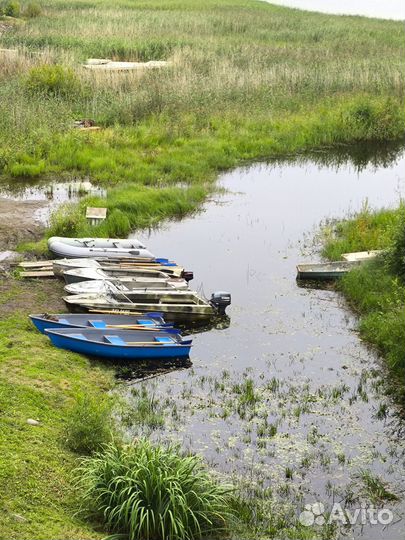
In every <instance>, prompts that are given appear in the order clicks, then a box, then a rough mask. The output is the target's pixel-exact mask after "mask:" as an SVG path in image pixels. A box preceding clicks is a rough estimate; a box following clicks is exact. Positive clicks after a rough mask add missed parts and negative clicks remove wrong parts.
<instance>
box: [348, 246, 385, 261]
mask: <svg viewBox="0 0 405 540" xmlns="http://www.w3.org/2000/svg"><path fill="white" fill-rule="evenodd" d="M381 253H383V250H382V249H372V250H371V251H356V252H354V253H343V255H342V260H343V261H348V262H356V261H360V262H364V261H369V260H371V259H375V258H376V257H378V256H379V255H381Z"/></svg>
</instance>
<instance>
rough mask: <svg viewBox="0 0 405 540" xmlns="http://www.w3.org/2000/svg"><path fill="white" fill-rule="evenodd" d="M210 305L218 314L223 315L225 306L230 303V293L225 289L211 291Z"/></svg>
mask: <svg viewBox="0 0 405 540" xmlns="http://www.w3.org/2000/svg"><path fill="white" fill-rule="evenodd" d="M211 305H212V306H213V307H214V308H215V309H216V310H217V311H218V314H219V315H225V311H226V308H227V307H228V306H230V305H231V293H229V292H225V291H216V292H214V293H212V295H211Z"/></svg>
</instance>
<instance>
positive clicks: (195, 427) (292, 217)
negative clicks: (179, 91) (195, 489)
mask: <svg viewBox="0 0 405 540" xmlns="http://www.w3.org/2000/svg"><path fill="white" fill-rule="evenodd" d="M386 150H387V151H386V152H383V151H381V152H380V151H379V150H378V151H375V152H372V151H371V149H370V148H367V147H359V148H345V149H341V150H339V151H338V152H334V153H333V154H332V153H331V154H323V153H322V154H320V153H316V154H315V155H314V156H311V157H309V156H302V157H301V158H300V159H298V160H291V161H287V162H274V161H273V162H271V163H268V164H254V165H251V166H249V167H244V168H240V169H237V170H235V171H232V172H230V173H228V174H225V175H223V177H222V178H221V180H220V185H221V186H222V187H223V188H224V189H225V193H223V194H221V195H218V196H217V197H215V198H214V199H213V200H212V201H210V202H209V203H207V204H206V205H205V207H204V209H203V211H202V212H200V213H198V214H197V215H195V216H193V217H190V218H187V219H184V220H183V221H172V222H169V223H166V224H165V225H164V226H162V227H161V228H159V229H156V230H153V231H144V232H143V234H142V232H141V233H140V232H138V233H137V235H136V236H141V237H142V238H144V239H145V241H146V242H147V244H148V246H149V247H150V248H151V249H152V250H153V251H155V252H156V253H161V254H166V255H168V256H170V257H172V258H175V259H176V260H178V261H179V262H181V263H182V264H184V265H185V266H186V267H187V268H190V269H192V270H194V275H195V279H194V282H192V284H193V286H194V287H195V288H198V287H202V286H203V288H204V290H205V292H206V294H208V295H209V294H210V293H211V292H212V291H214V290H218V289H219V290H221V289H222V290H229V291H230V292H231V293H232V305H231V306H230V308H228V312H229V316H230V326H229V327H228V328H223V329H216V328H214V329H212V330H210V331H208V332H201V333H199V332H197V333H195V334H194V336H193V337H194V347H193V351H192V357H191V359H192V362H193V366H192V368H191V369H188V370H183V371H180V372H176V371H174V372H170V373H168V374H166V375H164V376H162V377H158V378H155V379H153V381H152V382H150V381H149V382H146V383H144V384H146V385H147V386H148V388H149V391H150V392H151V393H152V394H153V395H154V402H155V403H156V404H157V406H159V407H162V410H163V413H162V414H163V415H164V417H165V418H166V429H165V430H164V431H159V430H158V431H156V432H155V436H156V437H165V438H169V439H175V440H181V441H182V443H183V445H184V446H185V447H186V448H189V449H190V450H193V451H197V452H200V453H202V454H203V455H204V456H205V458H206V459H207V460H208V461H209V463H210V464H212V466H214V467H217V468H218V469H220V470H221V471H224V472H226V473H227V474H229V475H230V476H236V477H239V478H240V477H245V478H249V479H251V483H252V485H259V484H260V485H262V486H267V485H270V486H272V489H273V490H274V493H276V494H277V493H278V492H279V490H280V496H282V493H283V490H285V489H287V488H288V491H289V498H290V500H291V501H294V504H295V505H296V506H299V505H300V504H301V503H303V502H306V503H310V502H313V501H314V500H322V501H324V502H325V503H326V504H327V505H328V504H329V503H330V502H331V501H332V500H333V499H334V498H335V499H336V497H344V496H346V495H347V496H348V497H349V495H350V496H351V497H354V500H357V499H356V497H359V496H360V494H359V490H360V488H361V484H360V483H359V482H358V481H356V475H357V474H358V472H359V469H361V468H364V469H368V470H370V471H371V472H372V473H373V474H375V475H379V476H380V477H381V478H383V479H384V481H386V482H389V483H390V485H392V489H393V490H394V491H395V492H402V491H403V490H404V489H405V485H404V484H405V479H404V477H403V467H404V460H403V452H404V448H405V445H404V444H403V441H401V440H400V439H399V438H398V436H397V432H395V429H396V430H397V429H398V424H395V422H394V419H395V418H396V409H395V406H394V405H393V404H392V403H391V402H389V400H388V399H387V398H386V396H385V395H384V393H383V391H382V389H383V385H382V381H383V379H384V368H383V364H382V363H381V361H380V359H379V358H378V357H377V356H376V355H374V354H373V353H372V352H371V351H370V350H369V349H368V348H367V347H365V346H364V345H363V343H362V342H361V341H360V340H359V338H358V335H357V334H356V332H355V331H354V330H355V328H356V324H357V321H356V319H355V317H354V316H353V315H352V314H351V313H350V312H348V311H347V310H346V309H345V307H344V304H343V301H342V299H341V298H340V296H339V295H338V294H337V293H336V292H335V291H333V290H328V289H308V288H300V287H297V284H296V281H295V277H296V268H295V267H296V264H297V262H299V261H302V262H304V261H303V260H305V259H306V260H311V259H313V258H319V255H318V254H317V253H316V249H317V247H318V244H317V242H316V241H315V242H314V235H315V238H316V233H317V231H318V227H319V224H320V222H322V221H324V220H325V219H335V218H341V217H344V216H345V215H347V213H348V212H354V211H358V210H359V209H361V208H362V205H363V204H364V201H365V200H367V201H368V205H369V207H371V208H380V207H382V206H389V205H396V204H397V203H398V201H399V197H400V195H401V194H402V195H403V194H404V193H405V167H404V166H405V155H404V151H403V150H402V149H401V148H400V147H396V146H395V145H394V147H392V148H391V147H390V148H388V149H386ZM146 237H148V238H147V240H146ZM249 385H251V386H252V389H251V390H250V391H249ZM249 392H250V393H249ZM249 395H250V396H253V397H250V398H249ZM246 396H248V397H246ZM127 399H128V400H129V401H130V402H131V400H134V399H135V398H134V397H133V396H132V394H131V393H130V392H129V393H127ZM249 399H251V400H252V403H253V404H249V403H250V402H249ZM134 406H135V405H134ZM395 425H396V426H397V427H396V428H394V426H395ZM393 429H394V431H393ZM286 469H291V470H292V471H293V478H292V479H288V480H286ZM286 483H287V487H286ZM345 494H346V495H345ZM394 506H395V508H393V510H395V514H396V515H398V516H400V515H402V513H403V512H404V504H403V502H402V501H401V503H399V504H398V505H394ZM400 535H401V525H398V524H396V525H391V526H390V527H388V528H386V529H384V530H383V528H381V527H373V528H369V527H366V528H364V530H356V532H355V535H354V536H355V537H364V538H368V539H370V540H371V539H374V538H375V539H377V538H378V539H380V538H386V539H390V538H396V537H400Z"/></svg>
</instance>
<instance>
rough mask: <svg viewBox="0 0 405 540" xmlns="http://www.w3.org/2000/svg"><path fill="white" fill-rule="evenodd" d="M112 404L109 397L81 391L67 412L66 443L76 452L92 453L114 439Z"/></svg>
mask: <svg viewBox="0 0 405 540" xmlns="http://www.w3.org/2000/svg"><path fill="white" fill-rule="evenodd" d="M111 409H112V404H111V402H110V401H109V399H108V398H105V399H103V400H100V396H97V397H96V396H95V395H91V394H90V393H84V392H80V393H78V394H77V395H76V396H75V401H74V403H73V405H72V406H71V408H70V409H69V410H68V411H67V414H66V428H65V429H66V443H67V446H68V447H69V448H70V449H71V450H73V451H74V452H78V453H80V454H91V453H93V452H95V451H97V450H100V449H101V447H102V446H103V445H104V444H107V443H108V442H109V441H111V439H112V433H113V422H112V415H111V412H112V411H111Z"/></svg>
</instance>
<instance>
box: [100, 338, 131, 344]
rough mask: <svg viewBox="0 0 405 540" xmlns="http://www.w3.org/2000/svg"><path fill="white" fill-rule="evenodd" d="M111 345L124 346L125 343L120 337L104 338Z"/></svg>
mask: <svg viewBox="0 0 405 540" xmlns="http://www.w3.org/2000/svg"><path fill="white" fill-rule="evenodd" d="M104 338H105V339H106V341H108V343H111V345H126V343H125V341H124V340H123V339H122V338H120V336H104Z"/></svg>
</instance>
